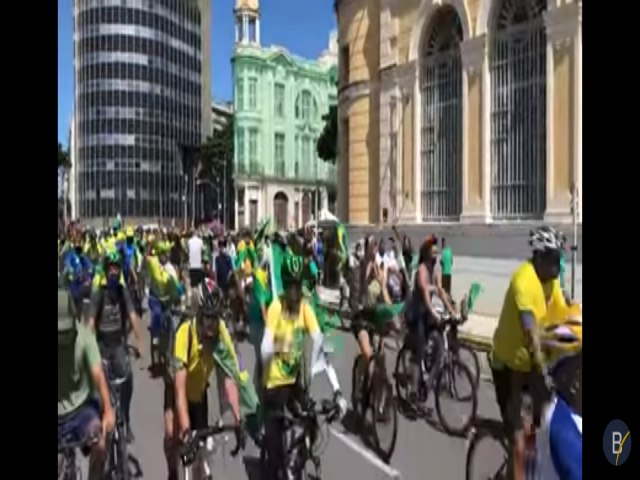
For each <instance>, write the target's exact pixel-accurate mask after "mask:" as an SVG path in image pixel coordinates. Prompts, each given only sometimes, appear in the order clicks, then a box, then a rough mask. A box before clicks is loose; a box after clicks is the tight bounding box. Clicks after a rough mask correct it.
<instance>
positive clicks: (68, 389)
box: [58, 325, 101, 417]
mask: <svg viewBox="0 0 640 480" xmlns="http://www.w3.org/2000/svg"><path fill="white" fill-rule="evenodd" d="M100 362H101V358H100V350H98V343H97V342H96V337H95V335H94V334H93V332H91V331H90V330H89V329H88V327H85V326H83V325H78V332H77V336H76V341H75V345H73V344H72V345H70V346H69V347H68V348H63V347H59V348H58V416H59V417H61V416H63V415H66V414H68V413H70V412H73V411H74V410H76V409H77V408H78V407H80V406H81V405H82V404H83V403H84V402H85V401H86V400H87V398H88V397H89V395H90V394H91V392H92V390H93V382H92V380H91V369H92V368H93V367H95V366H96V365H99V364H100Z"/></svg>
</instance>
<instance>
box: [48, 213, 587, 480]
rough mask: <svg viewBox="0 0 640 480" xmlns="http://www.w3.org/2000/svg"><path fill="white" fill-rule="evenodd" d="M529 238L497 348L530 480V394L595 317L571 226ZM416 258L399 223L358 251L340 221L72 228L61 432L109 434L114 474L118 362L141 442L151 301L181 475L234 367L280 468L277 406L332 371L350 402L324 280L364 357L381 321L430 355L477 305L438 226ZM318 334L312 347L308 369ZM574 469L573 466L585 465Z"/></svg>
mask: <svg viewBox="0 0 640 480" xmlns="http://www.w3.org/2000/svg"><path fill="white" fill-rule="evenodd" d="M530 244H531V247H532V257H531V258H530V259H528V260H527V261H525V262H523V264H522V266H521V267H520V268H519V269H518V270H517V271H516V272H515V273H514V275H513V278H512V280H511V282H510V284H509V288H508V291H507V292H506V294H505V300H504V305H503V309H502V312H501V315H500V317H499V322H498V327H497V329H496V332H495V336H494V346H493V351H492V354H491V366H492V372H493V377H494V385H495V389H496V396H497V399H498V404H499V406H500V411H501V414H502V418H503V421H504V426H505V430H506V431H507V432H508V438H509V439H510V442H511V443H510V445H511V446H512V451H513V459H514V460H513V462H512V464H513V475H514V478H516V479H520V478H524V477H523V476H522V475H523V473H522V472H523V469H524V467H523V450H524V446H523V445H524V434H523V432H522V424H521V422H520V404H519V401H520V400H519V399H520V391H521V390H522V388H523V387H524V386H532V387H531V388H532V389H534V387H538V386H540V385H542V386H544V385H550V384H551V383H552V382H551V378H550V377H551V376H552V370H550V367H551V366H555V365H556V363H557V362H558V360H559V359H565V358H572V359H574V358H576V356H577V355H580V352H581V345H582V330H581V329H582V327H581V311H580V309H579V307H577V306H575V305H571V304H568V303H567V301H566V298H565V295H563V292H562V289H561V287H560V284H559V281H558V277H559V276H560V266H561V263H562V262H561V258H562V255H563V254H562V252H563V251H564V248H565V247H564V242H563V238H562V236H561V235H560V234H559V233H558V232H557V231H556V230H554V229H553V228H551V227H541V228H539V229H537V230H535V231H534V232H532V234H531V238H530ZM439 246H440V247H441V249H439V248H438V247H439ZM416 253H417V255H416V254H415V253H414V252H413V251H412V246H411V242H410V240H409V238H408V237H406V236H405V237H401V236H400V234H399V233H398V232H397V230H396V229H395V228H394V229H393V236H392V237H390V238H388V239H386V240H385V239H376V238H375V236H374V235H369V236H367V237H366V238H365V239H363V241H359V242H356V244H355V247H354V248H353V251H350V245H349V241H348V238H347V235H346V229H345V227H344V226H343V225H341V224H339V223H337V224H336V225H335V226H333V227H331V228H328V229H326V230H325V231H324V232H318V231H314V230H311V229H303V230H301V231H296V232H274V231H272V230H271V225H270V222H269V221H268V220H267V221H265V222H262V223H261V225H260V226H259V227H258V228H257V229H256V230H255V231H253V232H252V231H250V230H247V229H245V230H242V231H240V232H239V233H238V234H226V233H224V232H215V233H214V232H212V231H211V230H209V229H206V228H200V229H192V230H190V231H186V232H178V231H176V230H171V229H170V230H165V229H162V228H152V229H145V228H143V227H140V226H139V227H125V226H123V225H122V224H121V222H120V223H118V224H117V225H114V226H113V228H111V229H106V230H103V231H95V230H93V229H91V228H83V227H82V226H81V225H80V224H72V225H71V226H70V227H69V228H68V229H67V231H66V232H65V233H64V234H63V235H61V236H60V238H59V241H58V254H59V264H60V278H61V279H62V283H63V285H64V287H65V288H66V289H67V291H68V298H69V302H68V315H60V314H59V321H58V338H59V340H58V348H59V356H58V436H59V439H60V440H59V441H62V440H61V439H64V438H70V437H74V438H76V439H81V438H85V437H89V436H90V434H91V433H92V432H94V431H95V430H96V429H98V430H100V432H101V434H102V435H101V436H100V438H101V440H100V441H99V442H98V443H95V444H92V445H91V446H90V450H91V457H90V458H91V462H90V465H91V470H90V478H101V472H102V469H103V468H104V465H103V462H104V458H105V440H104V439H105V438H106V436H107V433H108V432H110V431H111V430H112V429H113V428H114V422H115V419H114V410H113V408H112V402H111V398H110V394H109V385H108V381H109V379H108V378H106V377H105V374H104V372H103V369H102V365H103V363H104V362H106V363H107V364H108V365H109V369H110V372H111V373H110V375H111V374H112V375H115V376H116V377H117V378H122V379H126V381H125V382H124V383H123V388H122V389H121V405H122V414H123V416H124V420H125V424H126V425H127V432H126V437H127V438H126V439H127V441H128V442H132V441H134V438H135V435H134V431H133V429H132V426H134V425H135V419H131V418H130V406H131V398H132V395H133V375H132V370H131V365H130V360H129V349H128V347H127V339H128V337H129V335H130V334H131V333H132V334H133V338H134V346H135V348H134V353H135V354H136V355H143V354H144V350H145V345H144V344H143V341H142V338H143V335H142V330H141V329H142V326H141V317H142V315H143V313H144V309H143V305H145V304H146V305H147V306H148V310H149V326H150V334H151V344H150V345H149V348H150V350H151V351H150V354H151V356H152V358H153V354H154V353H155V354H157V357H158V363H159V365H160V367H161V369H162V372H161V375H162V378H163V381H164V425H165V434H164V452H165V457H166V462H167V468H168V472H169V478H170V479H173V478H177V474H178V469H179V468H180V465H179V461H178V460H179V454H178V452H179V446H180V445H181V444H182V443H184V442H185V439H186V438H188V436H189V434H190V432H192V431H193V430H198V429H202V428H205V427H206V426H207V425H208V422H209V416H208V411H207V386H208V384H209V381H210V377H211V375H212V374H213V372H214V371H218V372H222V373H223V375H224V376H225V378H224V382H223V383H224V387H225V388H224V390H225V393H226V396H227V400H228V402H229V404H230V405H231V409H232V412H233V417H234V420H235V424H236V430H235V431H236V437H237V440H238V444H239V445H244V443H245V441H246V440H245V439H246V436H247V435H249V436H251V437H252V438H253V439H254V441H255V442H256V443H257V444H263V445H265V446H266V448H267V449H269V455H268V458H269V462H268V468H267V469H266V471H265V474H266V478H267V479H271V478H273V479H277V478H279V471H280V469H281V468H283V467H282V466H283V465H285V464H286V458H285V457H286V453H285V451H284V449H283V441H282V438H283V433H284V432H283V429H284V426H283V423H282V415H279V414H281V413H282V412H284V411H285V410H286V409H288V408H291V405H292V404H297V403H304V402H305V401H306V400H305V399H306V398H307V397H308V396H309V389H308V387H309V384H310V382H311V379H312V378H313V376H314V375H316V374H318V373H320V372H324V373H325V374H326V376H327V378H328V379H329V382H330V383H331V385H332V389H333V392H334V398H333V401H334V403H335V405H336V409H337V411H339V412H340V414H344V413H345V412H346V409H347V402H346V400H345V399H344V398H343V395H342V389H341V388H340V384H339V381H338V377H337V374H336V372H335V369H334V368H333V367H332V365H331V358H330V355H329V354H328V353H327V352H326V351H325V348H324V338H325V336H326V334H327V332H328V331H329V330H330V329H331V328H333V326H334V325H333V324H332V322H331V321H330V316H329V315H327V314H326V311H324V310H323V309H322V307H321V305H320V304H319V300H318V296H317V292H316V290H317V287H318V286H319V285H323V286H324V287H326V288H333V289H337V290H340V291H341V292H342V296H343V297H344V298H347V299H348V304H349V305H348V306H349V309H350V310H351V313H352V315H351V317H352V330H353V334H354V335H355V337H356V339H357V342H358V346H359V349H360V352H361V353H362V354H363V355H364V356H365V357H366V358H370V357H371V355H372V346H371V338H370V336H371V325H377V324H379V322H380V318H383V319H384V321H388V322H391V323H393V325H394V328H395V329H396V330H398V331H399V330H401V329H403V328H406V329H408V330H409V332H411V333H414V334H416V335H415V336H416V338H417V339H418V341H417V342H415V356H416V358H423V356H424V349H425V345H426V341H427V335H428V332H429V329H430V328H433V325H435V324H437V323H438V322H439V320H440V317H441V315H442V312H445V311H446V312H449V313H450V314H451V315H453V316H454V317H455V316H460V315H464V314H465V312H464V306H465V300H464V299H462V301H460V302H458V303H456V302H454V301H453V298H452V296H451V283H452V267H453V254H452V252H451V249H450V248H449V247H448V246H447V244H446V240H445V239H440V240H439V239H438V238H436V236H434V235H428V236H427V237H426V238H425V239H424V241H423V242H422V243H421V245H420V246H419V248H418V250H417V252H416ZM145 299H146V302H145V301H144V300H145ZM551 317H553V318H555V320H553V321H551V320H549V319H550V318H551ZM70 319H71V320H70ZM242 331H244V332H246V333H247V334H248V339H249V341H250V342H251V344H252V345H253V347H254V349H255V352H256V359H257V360H258V361H257V362H256V370H255V371H254V372H253V375H250V374H249V372H247V371H245V370H244V368H243V366H242V365H241V363H242V362H240V361H239V358H238V355H237V351H236V346H235V345H236V343H235V342H236V341H237V339H236V338H235V337H236V334H237V333H238V332H242ZM305 339H306V340H309V343H310V344H311V345H312V347H311V356H310V361H309V365H308V368H305V358H304V354H303V353H304V348H303V346H304V343H305ZM579 358H580V366H581V356H580V357H579ZM217 367H220V368H217ZM571 372H572V374H571V375H569V376H568V377H567V378H565V380H564V383H562V384H561V385H560V386H559V387H557V388H560V389H561V390H562V398H563V399H569V400H567V401H568V402H569V403H570V405H571V408H573V409H574V410H575V409H578V408H580V401H579V398H578V397H580V396H581V394H576V384H579V383H580V381H581V368H578V369H576V368H572V369H571ZM416 376H417V373H416ZM416 381H417V378H416ZM554 382H555V383H554V385H555V384H557V383H558V381H557V379H555V378H554ZM542 390H543V389H542V388H535V391H536V392H538V391H542ZM546 391H547V392H548V391H549V390H548V389H547V390H546ZM534 400H535V410H536V413H537V420H538V421H539V417H540V411H541V408H542V405H543V404H544V403H545V402H548V400H549V398H548V396H544V395H543V394H540V395H534ZM576 405H578V406H576ZM579 413H580V414H581V412H579ZM558 468H560V467H556V470H557V469H558ZM562 468H564V470H563V471H568V472H573V470H571V469H572V468H574V469H575V468H577V467H576V465H574V464H571V465H569V466H563V467H562ZM558 478H563V479H565V478H566V479H568V478H578V477H571V476H559V477H558Z"/></svg>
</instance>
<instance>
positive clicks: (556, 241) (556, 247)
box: [529, 225, 563, 252]
mask: <svg viewBox="0 0 640 480" xmlns="http://www.w3.org/2000/svg"><path fill="white" fill-rule="evenodd" d="M562 244H563V237H562V235H561V234H560V232H558V231H557V230H556V229H555V228H553V227H551V226H549V225H543V226H542V227H540V228H538V229H536V230H532V231H531V233H530V235H529V245H531V248H532V249H533V251H534V252H557V251H560V250H561V249H562Z"/></svg>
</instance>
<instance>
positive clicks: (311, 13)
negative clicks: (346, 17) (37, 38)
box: [58, 0, 336, 145]
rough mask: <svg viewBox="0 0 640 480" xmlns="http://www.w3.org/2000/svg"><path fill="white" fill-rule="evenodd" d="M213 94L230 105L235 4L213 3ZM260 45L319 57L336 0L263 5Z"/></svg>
mask: <svg viewBox="0 0 640 480" xmlns="http://www.w3.org/2000/svg"><path fill="white" fill-rule="evenodd" d="M211 3H212V15H211V16H212V35H211V54H212V56H213V59H212V62H211V70H212V71H211V75H212V81H211V90H212V95H213V97H214V98H215V99H220V100H230V99H231V90H232V81H231V80H232V79H231V60H230V58H231V52H232V50H233V42H234V35H235V34H234V22H233V7H234V5H235V1H234V0H211ZM72 5H73V0H58V141H59V142H61V143H62V144H63V145H66V144H67V137H68V132H69V121H70V119H71V112H72V110H73V13H72V12H73V10H72ZM260 7H261V10H262V13H261V26H260V28H261V32H260V33H261V42H262V44H263V45H272V44H277V45H282V46H284V47H286V48H287V49H288V50H289V51H291V52H292V53H295V54H297V55H300V56H303V57H306V58H316V57H317V56H318V55H319V54H320V52H322V50H324V49H325V48H326V45H327V41H328V39H329V32H330V31H331V30H332V29H333V28H335V24H336V21H335V16H334V14H333V0H261V2H260Z"/></svg>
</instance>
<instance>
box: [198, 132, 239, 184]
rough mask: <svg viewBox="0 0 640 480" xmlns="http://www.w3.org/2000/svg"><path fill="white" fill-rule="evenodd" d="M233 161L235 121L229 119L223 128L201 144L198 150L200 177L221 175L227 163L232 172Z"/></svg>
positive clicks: (208, 177) (206, 177) (228, 170)
mask: <svg viewBox="0 0 640 480" xmlns="http://www.w3.org/2000/svg"><path fill="white" fill-rule="evenodd" d="M232 162H233V122H232V121H229V122H228V123H227V124H226V125H225V126H224V128H222V130H216V131H214V133H213V135H212V136H210V137H209V138H207V141H206V142H205V143H203V144H202V145H201V146H200V149H199V151H198V178H200V179H213V178H215V177H221V176H222V171H223V169H224V166H225V164H226V166H227V172H228V174H231V172H232V169H231V165H232Z"/></svg>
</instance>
